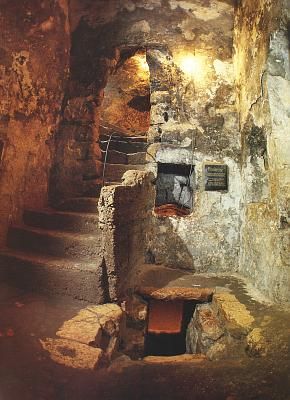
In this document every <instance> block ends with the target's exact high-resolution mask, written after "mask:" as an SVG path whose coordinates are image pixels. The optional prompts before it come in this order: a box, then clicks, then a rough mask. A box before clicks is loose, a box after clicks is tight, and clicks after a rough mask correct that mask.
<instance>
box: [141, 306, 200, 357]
mask: <svg viewBox="0 0 290 400" xmlns="http://www.w3.org/2000/svg"><path fill="white" fill-rule="evenodd" d="M194 308H195V302H193V301H183V300H168V301H164V300H153V299H151V300H150V301H149V308H148V320H147V329H146V335H145V345H144V352H145V356H148V355H151V356H175V355H180V354H184V353H185V352H186V330H187V326H188V324H189V322H190V319H191V318H192V315H193V312H194Z"/></svg>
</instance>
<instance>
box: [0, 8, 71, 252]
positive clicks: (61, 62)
mask: <svg viewBox="0 0 290 400" xmlns="http://www.w3.org/2000/svg"><path fill="white" fill-rule="evenodd" d="M0 3H1V14H0V25H1V32H0V140H1V141H3V142H4V144H5V146H4V154H3V157H2V161H1V165H0V198H1V208H0V244H1V245H3V244H4V243H5V240H6V232H7V227H8V225H9V224H10V223H12V222H13V223H15V222H20V221H21V216H22V210H23V208H24V207H31V208H33V207H41V206H44V205H46V204H47V195H48V180H49V168H50V164H51V154H52V151H53V140H52V138H53V136H54V134H55V132H56V127H57V124H58V120H59V114H60V109H61V104H62V99H63V88H64V85H65V81H66V77H67V72H68V71H67V68H68V51H69V25H68V8H67V2H66V0H44V1H42V2H35V1H32V0H28V1H25V2H19V1H16V0H9V1H6V0H1V2H0Z"/></svg>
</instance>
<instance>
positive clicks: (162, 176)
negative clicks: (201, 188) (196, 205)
mask: <svg viewBox="0 0 290 400" xmlns="http://www.w3.org/2000/svg"><path fill="white" fill-rule="evenodd" d="M193 191H194V166H193V165H187V164H168V163H158V166H157V181H156V200H155V213H156V214H157V215H161V216H171V215H177V216H184V215H188V214H190V213H191V211H192V207H193Z"/></svg>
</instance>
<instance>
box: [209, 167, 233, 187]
mask: <svg viewBox="0 0 290 400" xmlns="http://www.w3.org/2000/svg"><path fill="white" fill-rule="evenodd" d="M204 179H205V190H207V191H214V190H228V166H227V165H224V164H206V165H205V166H204Z"/></svg>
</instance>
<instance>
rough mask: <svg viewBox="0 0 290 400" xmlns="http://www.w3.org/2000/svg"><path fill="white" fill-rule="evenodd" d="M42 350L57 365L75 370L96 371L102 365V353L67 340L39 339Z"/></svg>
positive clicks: (99, 350) (96, 349)
mask: <svg viewBox="0 0 290 400" xmlns="http://www.w3.org/2000/svg"><path fill="white" fill-rule="evenodd" d="M40 343H41V345H42V347H43V349H44V350H46V351H48V353H49V356H50V358H51V359H52V360H53V361H55V362H56V363H58V364H61V365H65V366H66V367H70V368H76V369H90V370H92V369H96V368H98V366H99V365H100V364H101V363H102V358H103V351H102V350H101V349H98V348H95V347H91V346H87V345H86V344H83V343H78V342H76V341H73V340H69V339H52V338H47V339H44V340H42V339H40Z"/></svg>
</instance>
